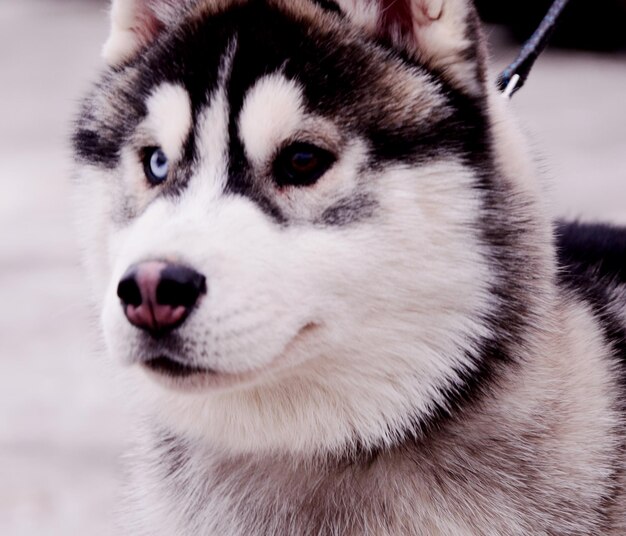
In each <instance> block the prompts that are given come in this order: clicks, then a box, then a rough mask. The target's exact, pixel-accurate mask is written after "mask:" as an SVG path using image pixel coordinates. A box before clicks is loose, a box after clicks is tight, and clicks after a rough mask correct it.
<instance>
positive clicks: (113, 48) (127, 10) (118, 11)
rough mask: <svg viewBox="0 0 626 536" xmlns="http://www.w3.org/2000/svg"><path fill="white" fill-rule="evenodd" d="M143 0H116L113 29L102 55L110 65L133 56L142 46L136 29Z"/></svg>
mask: <svg viewBox="0 0 626 536" xmlns="http://www.w3.org/2000/svg"><path fill="white" fill-rule="evenodd" d="M140 3H141V0H115V1H114V2H113V3H112V6H111V31H110V34H109V38H108V39H107V41H106V43H105V45H104V47H103V49H102V56H103V58H104V60H105V61H106V62H107V63H108V64H109V65H117V64H119V63H121V62H122V61H124V60H126V59H128V58H129V57H131V56H132V55H133V54H134V53H135V52H136V50H137V49H138V48H139V46H140V44H141V43H140V40H139V37H138V35H137V31H136V23H137V9H138V5H139V4H140Z"/></svg>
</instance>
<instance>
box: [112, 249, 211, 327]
mask: <svg viewBox="0 0 626 536" xmlns="http://www.w3.org/2000/svg"><path fill="white" fill-rule="evenodd" d="M206 291H207V287H206V278H205V277H204V276H203V275H202V274H199V273H198V272H196V271H195V270H192V269H191V268H188V267H186V266H182V265H178V264H168V263H165V262H160V261H149V262H143V263H140V264H136V265H134V266H131V268H129V270H128V271H127V272H126V274H124V277H122V280H121V281H120V283H119V285H118V287H117V295H118V296H119V298H120V300H122V306H123V308H124V314H125V315H126V318H128V321H129V322H130V323H131V324H132V325H133V326H136V327H138V328H140V329H143V330H145V331H147V332H148V333H150V334H151V335H153V336H159V335H163V334H165V333H168V332H170V331H172V330H174V329H176V328H177V327H179V326H180V325H181V324H182V323H183V322H184V321H185V320H186V319H187V317H188V316H189V313H190V312H191V311H192V309H193V308H194V306H195V305H196V303H197V302H198V300H199V299H200V297H201V296H202V295H203V294H205V293H206Z"/></svg>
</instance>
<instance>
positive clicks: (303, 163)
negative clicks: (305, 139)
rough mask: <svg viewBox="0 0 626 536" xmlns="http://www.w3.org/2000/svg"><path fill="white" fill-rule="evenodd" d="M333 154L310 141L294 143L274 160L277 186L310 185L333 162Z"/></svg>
mask: <svg viewBox="0 0 626 536" xmlns="http://www.w3.org/2000/svg"><path fill="white" fill-rule="evenodd" d="M335 160H336V158H335V155H334V154H332V153H331V152H329V151H326V150H325V149H321V148H320V147H317V146H315V145H312V144H310V143H294V144H292V145H289V146H288V147H286V148H285V149H283V150H282V151H281V153H280V154H279V155H278V157H277V158H276V160H275V161H274V178H275V180H276V182H277V184H278V185H279V186H288V185H290V186H310V185H311V184H314V183H315V182H316V181H317V180H318V179H319V178H320V177H321V176H322V175H324V173H326V172H327V171H328V170H329V169H330V167H331V166H332V165H333V164H334V163H335Z"/></svg>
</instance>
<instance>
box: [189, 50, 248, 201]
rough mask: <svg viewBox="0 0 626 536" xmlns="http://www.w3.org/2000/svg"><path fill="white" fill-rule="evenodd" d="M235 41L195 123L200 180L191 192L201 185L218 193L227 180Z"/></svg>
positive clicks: (223, 61) (223, 57) (223, 58)
mask: <svg viewBox="0 0 626 536" xmlns="http://www.w3.org/2000/svg"><path fill="white" fill-rule="evenodd" d="M236 50H237V41H236V39H233V40H232V41H231V42H230V43H229V45H228V47H227V48H226V51H225V52H224V55H223V56H222V60H221V63H220V68H219V71H218V84H217V87H216V89H215V90H214V91H213V93H212V94H211V95H210V97H209V99H208V105H207V106H206V107H205V108H204V109H203V110H202V111H201V112H200V114H199V115H198V119H197V126H196V133H197V136H196V148H197V160H198V168H197V171H196V174H197V175H198V176H199V179H200V180H196V181H195V183H196V184H195V185H194V186H193V187H192V190H193V191H194V193H196V192H197V190H198V188H199V187H201V188H202V189H203V191H204V190H210V191H211V192H212V195H213V196H217V195H219V194H220V193H221V192H222V191H223V190H224V188H225V186H226V182H227V180H228V167H229V162H228V155H229V145H230V132H229V121H230V104H229V101H228V95H227V93H226V91H227V90H226V88H227V86H228V80H229V79H230V75H231V72H232V66H233V59H234V56H235V52H236Z"/></svg>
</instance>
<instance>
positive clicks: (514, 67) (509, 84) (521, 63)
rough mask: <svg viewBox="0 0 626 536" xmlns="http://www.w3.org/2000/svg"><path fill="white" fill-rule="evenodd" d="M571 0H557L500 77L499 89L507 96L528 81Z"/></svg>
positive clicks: (510, 95) (511, 94)
mask: <svg viewBox="0 0 626 536" xmlns="http://www.w3.org/2000/svg"><path fill="white" fill-rule="evenodd" d="M568 1H569V0H555V2H554V3H553V4H552V7H550V10H549V11H548V14H547V15H546V16H545V17H544V19H543V20H542V21H541V24H540V25H539V28H537V30H535V33H533V35H532V36H531V37H530V39H529V40H528V41H526V43H524V46H523V47H522V50H521V52H520V53H519V56H517V58H516V59H515V61H514V62H513V63H511V65H509V66H508V67H507V68H506V69H505V70H504V71H503V72H502V74H501V75H500V78H499V79H498V89H499V90H500V91H502V93H503V95H504V96H505V97H507V98H510V97H512V96H513V95H514V94H515V93H516V92H517V91H518V90H520V89H521V88H522V86H523V85H524V84H525V83H526V80H527V79H528V75H529V74H530V71H531V69H532V68H533V65H534V63H535V61H536V60H537V58H538V57H539V55H540V54H541V53H542V52H543V51H544V50H545V48H546V47H547V46H548V42H549V41H550V36H551V35H552V32H553V31H554V28H555V27H556V25H557V24H558V22H559V18H560V17H561V15H562V14H563V10H564V9H565V6H566V5H567V3H568Z"/></svg>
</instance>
